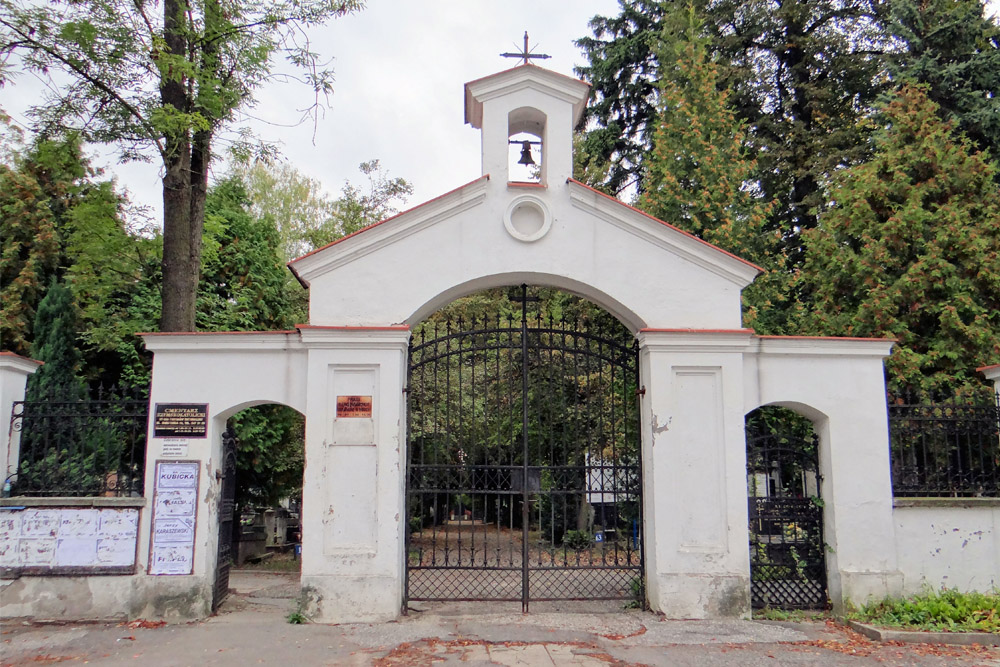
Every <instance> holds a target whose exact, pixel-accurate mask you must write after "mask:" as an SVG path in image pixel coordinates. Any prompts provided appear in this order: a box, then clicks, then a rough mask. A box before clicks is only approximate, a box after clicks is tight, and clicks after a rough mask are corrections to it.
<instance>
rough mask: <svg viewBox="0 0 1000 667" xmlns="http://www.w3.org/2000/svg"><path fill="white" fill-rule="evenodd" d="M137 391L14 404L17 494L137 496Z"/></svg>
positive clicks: (140, 466)
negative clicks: (16, 436)
mask: <svg viewBox="0 0 1000 667" xmlns="http://www.w3.org/2000/svg"><path fill="white" fill-rule="evenodd" d="M141 393H142V390H131V391H119V390H117V389H111V390H105V389H104V388H103V387H102V388H100V389H99V390H98V392H97V395H96V397H95V398H91V399H82V400H81V399H73V398H72V397H70V396H67V395H61V394H53V395H49V396H47V397H45V398H44V399H41V400H26V401H18V402H15V403H14V406H13V410H12V415H11V428H12V430H14V431H19V432H20V436H21V438H20V455H19V457H18V464H17V469H16V471H13V472H11V471H8V472H7V481H9V482H10V483H11V491H12V493H13V494H14V495H19V496H141V495H142V493H143V475H144V473H145V452H146V423H147V420H148V416H149V401H148V399H147V398H145V397H143V396H142V395H141Z"/></svg>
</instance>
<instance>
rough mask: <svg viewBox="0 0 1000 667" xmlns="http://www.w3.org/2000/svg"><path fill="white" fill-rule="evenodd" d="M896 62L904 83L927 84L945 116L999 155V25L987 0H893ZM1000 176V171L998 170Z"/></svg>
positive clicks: (897, 75)
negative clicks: (989, 11)
mask: <svg viewBox="0 0 1000 667" xmlns="http://www.w3.org/2000/svg"><path fill="white" fill-rule="evenodd" d="M890 7H891V10H892V14H891V15H892V22H891V24H890V29H891V30H892V33H893V34H894V35H895V36H896V37H898V38H899V39H900V40H901V41H902V42H903V45H904V47H903V49H902V50H901V51H900V52H899V53H897V54H895V55H894V56H893V57H892V59H891V61H890V65H891V71H892V73H893V76H894V78H895V79H896V80H897V81H898V82H900V83H910V84H926V85H927V86H928V88H927V94H928V96H929V97H930V99H931V100H932V101H933V102H934V103H935V104H937V105H938V110H939V111H938V112H939V115H940V116H941V118H942V119H943V120H947V121H951V122H952V123H953V124H954V126H955V128H956V129H957V130H959V131H961V132H962V133H964V134H965V136H966V137H968V138H969V139H970V140H971V141H972V142H973V144H974V145H975V146H976V147H977V148H978V149H979V150H981V151H988V152H989V156H990V158H991V159H992V160H994V161H996V160H998V159H1000V95H997V91H998V90H1000V25H997V23H996V21H995V19H989V18H987V17H986V11H987V9H986V5H985V3H984V2H982V0H920V1H917V0H894V2H892V3H891V4H890ZM997 175H998V177H1000V171H998V172H997Z"/></svg>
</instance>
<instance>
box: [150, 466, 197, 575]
mask: <svg viewBox="0 0 1000 667" xmlns="http://www.w3.org/2000/svg"><path fill="white" fill-rule="evenodd" d="M199 466H200V464H199V462H198V461H157V462H156V479H155V486H154V487H153V534H152V536H151V539H150V543H149V573H150V574H158V575H171V574H191V573H192V572H193V571H194V532H195V526H196V518H197V515H198V472H199Z"/></svg>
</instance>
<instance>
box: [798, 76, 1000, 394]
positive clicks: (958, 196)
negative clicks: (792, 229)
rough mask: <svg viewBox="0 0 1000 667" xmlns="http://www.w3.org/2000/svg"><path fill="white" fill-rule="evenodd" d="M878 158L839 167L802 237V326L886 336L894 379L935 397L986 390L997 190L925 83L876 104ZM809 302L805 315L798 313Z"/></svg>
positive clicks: (998, 313)
mask: <svg viewBox="0 0 1000 667" xmlns="http://www.w3.org/2000/svg"><path fill="white" fill-rule="evenodd" d="M883 116H884V119H885V122H886V125H885V126H884V127H883V128H882V130H881V132H880V133H879V135H878V137H877V139H876V154H875V156H874V157H873V159H872V160H871V161H869V162H867V163H865V164H861V165H858V166H855V167H853V168H851V169H848V170H846V171H844V172H843V173H842V174H839V175H838V176H837V178H836V179H835V181H834V184H833V187H832V190H831V199H832V201H834V202H835V206H834V207H833V208H832V209H831V210H830V211H829V212H828V213H827V214H826V215H824V216H823V218H822V224H821V225H820V227H819V228H817V229H816V230H814V231H812V232H810V233H809V234H807V235H806V247H807V249H808V256H807V261H806V264H805V267H804V269H803V272H802V276H801V284H802V287H803V289H804V291H805V292H806V293H807V294H808V295H809V301H808V302H807V303H804V304H802V311H803V313H802V322H803V326H804V327H805V329H806V332H807V333H816V334H823V335H844V336H875V337H892V338H895V339H897V340H898V341H899V342H898V345H897V347H896V350H895V352H894V353H893V355H892V356H891V357H890V358H889V359H888V360H887V362H886V371H887V375H888V379H889V383H890V387H891V388H892V389H893V390H895V391H896V392H914V393H920V394H924V395H927V396H929V397H932V398H934V399H935V400H940V399H943V398H947V397H950V396H952V395H954V394H955V393H968V392H977V391H982V389H981V388H982V383H981V381H980V380H979V379H978V378H976V377H975V374H974V373H975V371H974V369H975V368H976V367H978V366H983V365H986V364H989V363H993V362H995V360H996V359H997V358H998V357H1000V226H998V225H997V220H1000V192H998V190H997V187H996V184H995V183H994V181H993V175H994V174H993V168H992V167H991V165H990V164H989V162H987V161H986V160H985V159H984V156H983V155H981V154H979V153H976V152H974V150H973V148H972V146H971V144H970V142H969V141H968V140H966V139H964V138H962V137H959V138H957V139H956V138H955V135H954V133H953V128H952V126H951V125H950V124H949V123H943V122H941V120H940V119H939V116H938V108H937V105H936V104H934V103H933V102H932V101H931V100H929V99H928V98H927V95H926V92H925V89H923V88H921V87H913V86H907V87H904V88H903V89H902V90H901V91H900V92H899V93H898V94H897V95H895V96H894V98H893V99H892V101H891V102H890V103H889V104H888V105H887V106H886V108H885V109H884V111H883ZM807 309H808V312H805V311H806V310H807Z"/></svg>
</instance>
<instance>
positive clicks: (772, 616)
mask: <svg viewBox="0 0 1000 667" xmlns="http://www.w3.org/2000/svg"><path fill="white" fill-rule="evenodd" d="M753 618H754V619H755V620H758V621H787V622H789V623H805V622H810V621H825V620H826V619H828V618H830V614H829V613H828V612H825V611H816V610H812V609H772V608H771V607H765V608H763V609H754V610H753Z"/></svg>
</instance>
